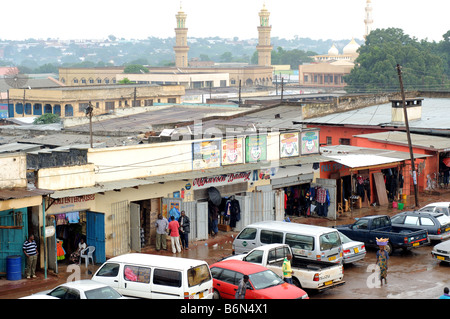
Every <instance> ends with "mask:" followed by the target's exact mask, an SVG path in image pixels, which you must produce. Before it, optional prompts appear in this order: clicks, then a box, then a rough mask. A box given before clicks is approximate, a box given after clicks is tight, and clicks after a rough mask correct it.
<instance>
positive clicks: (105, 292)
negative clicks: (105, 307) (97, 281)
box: [84, 287, 120, 299]
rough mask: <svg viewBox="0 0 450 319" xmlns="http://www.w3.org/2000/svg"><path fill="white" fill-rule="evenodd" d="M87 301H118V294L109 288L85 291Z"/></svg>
mask: <svg viewBox="0 0 450 319" xmlns="http://www.w3.org/2000/svg"><path fill="white" fill-rule="evenodd" d="M84 294H85V295H86V298H87V299H118V298H120V294H119V293H118V292H117V291H115V290H114V289H113V288H111V287H102V288H97V289H92V290H88V291H85V292H84Z"/></svg>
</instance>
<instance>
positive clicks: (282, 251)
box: [267, 247, 289, 264]
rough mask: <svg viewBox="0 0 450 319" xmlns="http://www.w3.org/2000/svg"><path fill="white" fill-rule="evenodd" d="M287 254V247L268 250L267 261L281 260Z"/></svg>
mask: <svg viewBox="0 0 450 319" xmlns="http://www.w3.org/2000/svg"><path fill="white" fill-rule="evenodd" d="M288 254H289V249H288V248H287V247H279V248H276V249H272V250H271V251H269V257H268V258H267V263H268V264H269V263H273V262H277V261H280V260H283V259H284V257H286V256H287V255H288Z"/></svg>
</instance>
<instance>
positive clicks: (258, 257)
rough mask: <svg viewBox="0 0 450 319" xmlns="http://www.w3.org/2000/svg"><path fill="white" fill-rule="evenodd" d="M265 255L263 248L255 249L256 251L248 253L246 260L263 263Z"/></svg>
mask: <svg viewBox="0 0 450 319" xmlns="http://www.w3.org/2000/svg"><path fill="white" fill-rule="evenodd" d="M263 255H264V252H263V251H262V250H255V251H253V252H251V253H250V254H248V255H247V256H246V257H245V259H244V260H245V261H248V262H250V263H256V264H261V263H262V259H263Z"/></svg>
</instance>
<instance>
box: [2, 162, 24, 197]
mask: <svg viewBox="0 0 450 319" xmlns="http://www.w3.org/2000/svg"><path fill="white" fill-rule="evenodd" d="M0 167H1V170H0V189H1V188H17V187H26V186H27V179H26V173H27V158H26V154H23V153H16V154H6V155H3V154H2V155H0Z"/></svg>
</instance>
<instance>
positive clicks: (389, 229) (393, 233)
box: [334, 215, 430, 255]
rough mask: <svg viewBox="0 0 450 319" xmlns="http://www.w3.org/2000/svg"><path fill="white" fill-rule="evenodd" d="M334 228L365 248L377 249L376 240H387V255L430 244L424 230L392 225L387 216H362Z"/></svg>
mask: <svg viewBox="0 0 450 319" xmlns="http://www.w3.org/2000/svg"><path fill="white" fill-rule="evenodd" d="M408 226H409V225H408ZM334 227H335V228H336V229H337V230H339V231H340V232H341V233H343V234H344V235H347V236H348V237H349V238H351V239H353V240H356V241H362V242H364V244H365V245H366V247H369V246H371V247H377V240H376V239H377V238H389V242H388V244H387V245H386V251H387V252H388V253H389V255H390V254H392V253H393V251H394V249H396V248H402V249H404V250H407V249H411V248H417V247H420V246H422V245H427V244H429V242H430V240H429V238H428V233H427V231H426V230H424V229H417V228H415V227H407V226H399V225H393V224H392V223H391V219H390V217H389V216H387V215H373V216H364V217H361V218H358V219H357V220H356V222H355V223H353V224H349V225H340V226H334Z"/></svg>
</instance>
